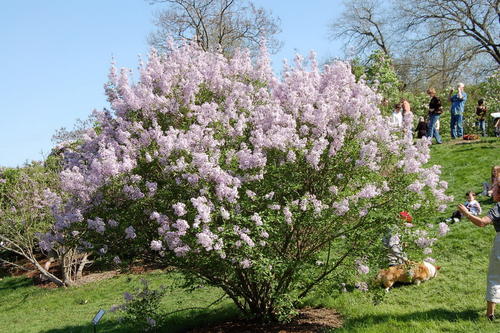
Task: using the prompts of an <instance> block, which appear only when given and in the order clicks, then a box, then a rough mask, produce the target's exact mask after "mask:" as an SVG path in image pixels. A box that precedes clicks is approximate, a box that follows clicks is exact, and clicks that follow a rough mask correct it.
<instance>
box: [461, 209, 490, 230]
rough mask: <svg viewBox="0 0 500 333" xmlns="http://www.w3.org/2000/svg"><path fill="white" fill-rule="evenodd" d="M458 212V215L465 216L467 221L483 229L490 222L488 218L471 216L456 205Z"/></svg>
mask: <svg viewBox="0 0 500 333" xmlns="http://www.w3.org/2000/svg"><path fill="white" fill-rule="evenodd" d="M458 210H459V211H460V213H462V215H463V216H465V217H466V218H467V219H468V220H469V221H471V222H472V223H474V224H475V225H477V226H478V227H485V226H487V225H488V224H491V222H492V221H491V218H490V217H489V216H483V217H480V216H474V215H472V214H471V213H470V212H469V210H468V209H467V208H466V207H465V206H464V205H461V204H460V205H458Z"/></svg>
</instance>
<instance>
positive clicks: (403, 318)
mask: <svg viewBox="0 0 500 333" xmlns="http://www.w3.org/2000/svg"><path fill="white" fill-rule="evenodd" d="M479 317H480V315H479V314H478V311H477V310H464V311H459V312H457V311H451V310H446V309H433V310H428V311H418V312H412V313H406V314H401V315H397V314H380V315H365V316H361V317H356V318H351V319H348V320H346V321H345V322H344V326H343V328H344V329H349V328H357V327H366V326H367V325H370V324H379V323H384V322H387V321H389V320H396V321H400V322H408V321H420V322H425V321H432V320H439V321H448V322H458V321H476V320H478V319H479Z"/></svg>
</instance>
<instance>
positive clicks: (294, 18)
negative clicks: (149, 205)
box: [0, 0, 342, 167]
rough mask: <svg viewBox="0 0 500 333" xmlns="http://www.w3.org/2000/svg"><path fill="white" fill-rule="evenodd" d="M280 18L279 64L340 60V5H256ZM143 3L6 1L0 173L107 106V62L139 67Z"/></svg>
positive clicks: (0, 33) (271, 1)
mask: <svg viewBox="0 0 500 333" xmlns="http://www.w3.org/2000/svg"><path fill="white" fill-rule="evenodd" d="M254 2H255V3H256V4H258V5H260V6H262V7H264V8H266V9H270V10H271V11H272V12H273V14H274V15H275V16H278V17H280V19H281V28H282V33H281V34H280V36H279V38H280V39H281V40H283V42H284V46H283V49H282V50H281V51H280V52H279V53H278V54H276V55H274V56H273V67H274V69H275V71H276V72H279V71H280V68H281V65H282V59H283V58H288V59H292V58H293V56H294V54H295V53H296V52H299V53H302V54H307V53H308V52H309V51H310V50H315V51H316V52H317V54H318V58H319V61H322V60H326V59H327V58H329V57H335V56H341V55H342V52H341V49H340V44H339V43H338V42H335V43H334V42H332V41H330V40H328V23H329V22H331V21H332V20H334V19H335V18H336V17H338V16H339V14H340V12H341V10H342V6H341V1H340V0H314V1H289V0H256V1H254ZM158 8H160V6H158V5H155V6H151V5H150V4H149V2H147V1H143V0H87V1H68V0H50V1H37V0H31V1H9V2H5V3H3V4H2V8H1V10H0V43H1V44H0V45H2V52H0V64H1V66H0V77H1V78H2V79H1V80H0V166H9V167H13V166H18V165H22V164H23V163H24V162H25V161H31V160H40V159H42V158H43V155H47V154H48V153H49V152H50V149H51V147H52V143H51V137H52V135H53V134H54V133H55V131H56V130H57V129H58V128H61V127H66V128H72V127H73V124H74V123H75V121H76V119H78V118H80V119H85V118H86V117H87V116H88V115H89V114H90V113H91V112H92V110H93V109H102V108H103V107H106V106H108V105H107V102H106V99H105V97H104V91H103V84H104V83H105V82H106V80H107V73H108V69H109V65H110V62H111V58H112V57H113V56H114V57H115V60H116V62H117V66H118V67H128V68H134V69H135V68H136V67H137V64H138V55H139V54H142V55H144V54H147V52H148V49H149V46H148V44H147V36H148V34H149V33H150V32H151V31H152V30H153V29H154V26H153V24H152V17H153V12H154V11H155V10H156V9H158Z"/></svg>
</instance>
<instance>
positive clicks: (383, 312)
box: [0, 139, 500, 333]
mask: <svg viewBox="0 0 500 333" xmlns="http://www.w3.org/2000/svg"><path fill="white" fill-rule="evenodd" d="M431 163H432V164H441V165H442V166H443V169H442V171H443V173H442V178H443V179H444V180H446V181H448V182H449V193H450V194H452V195H453V196H455V202H454V203H452V204H450V207H449V209H448V211H447V212H446V213H444V214H442V215H440V216H439V217H442V218H444V217H447V216H449V215H450V214H451V212H452V211H453V210H454V208H455V206H456V204H458V203H460V202H462V201H463V198H464V194H465V192H466V191H467V190H474V191H476V192H480V191H481V183H482V182H483V181H485V180H487V178H488V177H489V174H490V168H491V166H492V165H493V164H500V140H497V139H488V140H483V141H481V142H477V143H469V144H450V143H445V144H443V145H435V146H432V160H431ZM479 201H480V203H481V205H482V206H483V208H485V209H487V208H489V207H491V205H492V202H491V201H489V200H488V199H487V198H484V197H479ZM494 234H495V233H494V230H493V228H492V227H487V228H483V229H481V228H477V227H475V226H473V225H472V224H471V223H470V222H468V221H466V220H464V221H462V222H460V223H457V224H454V225H452V226H451V231H450V233H449V234H448V236H447V237H445V238H443V239H441V240H440V242H438V243H437V244H436V246H435V247H434V256H435V257H436V258H438V264H439V265H441V266H443V268H442V270H441V272H440V275H439V276H438V277H437V278H436V279H434V280H432V281H430V282H428V283H424V284H422V285H420V286H407V287H403V288H396V289H394V290H392V291H391V292H390V294H389V295H388V296H387V297H386V298H385V299H384V302H383V303H382V304H379V305H376V306H375V305H373V304H372V302H371V301H370V300H369V299H368V297H367V296H366V295H365V294H362V293H359V292H353V293H346V294H342V295H341V296H340V297H338V298H336V299H333V298H325V299H314V300H312V301H311V302H312V303H313V304H316V305H323V306H328V307H333V308H335V309H337V310H339V311H340V312H341V313H342V314H343V315H344V319H345V325H344V327H343V328H341V329H339V330H336V331H335V332H337V331H338V332H364V333H368V332H377V333H379V332H384V333H387V332H398V333H399V332H411V333H417V332H425V333H428V332H500V321H499V322H497V323H490V322H488V321H486V320H485V319H484V318H483V315H484V307H485V304H484V303H485V302H484V290H485V285H486V281H485V279H486V270H487V263H488V253H489V249H490V246H491V241H492V239H493V237H494ZM140 278H141V277H140V276H137V275H121V276H116V277H113V278H111V279H109V280H105V281H99V282H95V283H92V284H89V285H85V286H82V287H78V288H71V289H51V290H47V289H40V288H38V287H35V286H33V285H32V284H31V281H30V280H28V279H26V278H4V279H3V280H0V332H6V333H7V332H9V333H14V332H22V333H29V332H51V333H56V332H92V327H91V326H90V320H91V319H92V317H93V316H94V314H95V313H96V312H97V310H98V309H100V308H103V309H109V308H110V307H111V306H112V305H113V304H119V303H121V296H122V294H123V292H125V291H130V290H131V289H133V288H134V287H137V286H139V284H140V283H139V280H140ZM148 279H149V280H151V281H152V284H153V285H160V284H169V283H171V282H172V281H175V280H178V279H180V276H179V275H177V274H175V273H169V274H164V273H159V272H153V273H150V274H148ZM219 295H220V292H219V291H218V290H215V289H211V288H200V289H197V290H196V291H194V292H192V293H184V292H179V293H177V294H175V293H174V294H173V295H171V296H169V297H166V299H165V301H164V303H163V307H164V308H165V309H168V310H176V309H179V308H185V307H190V306H203V305H207V304H208V303H210V302H211V301H212V300H214V299H216V298H217V297H218V296H219ZM499 311H500V309H499ZM234 314H235V310H234V307H232V305H230V303H229V302H227V301H226V302H224V303H221V304H219V305H217V306H216V307H215V308H214V311H212V312H210V313H207V312H204V311H198V312H190V313H180V314H179V315H178V316H177V317H174V318H172V319H171V322H170V324H171V326H170V328H169V330H168V332H176V331H178V332H180V331H183V330H184V329H185V328H187V327H195V326H201V325H203V324H206V323H207V322H209V321H217V320H222V319H224V318H228V317H231V316H234ZM132 331H133V330H131V328H127V327H123V326H120V325H118V323H117V315H116V314H112V313H107V314H106V315H105V316H104V318H103V321H102V323H101V324H100V327H99V330H98V332H132Z"/></svg>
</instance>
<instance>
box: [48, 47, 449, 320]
mask: <svg viewBox="0 0 500 333" xmlns="http://www.w3.org/2000/svg"><path fill="white" fill-rule="evenodd" d="M171 49H172V50H173V51H172V52H170V53H168V54H166V55H163V56H162V55H159V54H157V53H156V52H155V51H152V52H151V54H150V55H149V59H148V62H147V63H146V64H141V67H140V79H139V81H138V82H137V83H135V84H133V83H131V82H130V79H129V72H128V71H127V70H125V69H122V70H121V71H120V72H119V73H118V72H117V70H116V69H115V68H114V67H112V69H111V72H110V76H109V78H110V80H109V82H108V83H107V84H106V85H105V89H106V94H107V96H108V99H109V102H110V104H111V109H112V110H113V112H109V111H104V112H101V113H99V114H97V118H98V126H97V127H96V128H95V129H92V130H89V131H88V132H87V133H86V135H84V138H83V141H82V143H81V145H80V146H79V147H78V148H77V149H73V150H71V149H67V150H66V151H65V153H64V157H65V163H66V167H65V169H64V171H62V173H61V181H62V186H63V188H64V190H65V191H66V192H67V193H69V194H70V195H71V199H70V200H69V201H67V202H65V203H64V205H63V209H61V210H60V211H59V213H58V214H57V216H56V220H57V221H56V223H55V229H56V230H57V232H56V233H51V234H47V235H46V239H45V241H46V242H52V243H55V242H57V241H63V242H67V243H69V242H72V241H78V242H80V245H81V246H83V247H86V248H93V249H94V250H99V249H102V248H104V246H106V251H105V252H106V253H105V254H102V253H101V254H102V255H104V256H107V257H109V258H113V261H114V262H116V263H117V262H126V261H130V260H133V259H137V258H142V259H144V260H154V261H155V262H157V263H158V264H161V265H164V266H167V265H173V266H175V267H177V268H178V269H179V270H180V271H182V272H184V273H185V274H187V275H189V276H191V277H197V278H200V279H202V280H204V281H205V283H207V284H210V285H213V286H217V287H220V288H222V290H224V292H225V293H226V294H227V295H228V296H229V297H230V298H231V299H232V300H233V301H234V303H235V305H236V306H237V307H238V308H239V309H240V310H241V311H242V312H244V313H247V314H250V315H253V316H254V317H256V318H259V319H262V320H275V319H281V318H284V317H286V315H287V314H289V313H290V311H291V309H293V307H294V306H295V305H296V304H297V301H298V300H300V299H301V298H303V297H305V296H306V295H307V294H308V293H309V292H310V291H311V290H313V289H314V287H315V286H317V285H318V284H321V282H323V281H324V279H325V278H327V277H329V276H332V274H335V271H336V270H342V267H344V266H345V265H347V264H352V263H353V262H354V260H355V259H356V258H360V257H363V256H364V255H369V254H370V253H372V252H373V251H374V249H375V248H377V247H380V243H381V242H380V239H381V237H382V235H383V233H384V232H385V230H386V227H387V225H388V224H391V223H394V220H395V216H398V213H399V212H400V211H402V210H405V209H410V208H409V207H413V208H412V210H411V213H412V214H413V215H414V216H420V215H421V216H424V215H425V214H428V212H430V211H435V210H436V209H438V208H442V207H439V206H440V205H441V204H442V202H443V201H445V200H447V199H448V198H447V197H446V195H445V194H444V191H445V189H446V183H444V182H440V181H439V173H440V170H439V167H437V166H431V167H424V165H425V163H426V162H427V161H428V158H429V148H428V145H429V141H427V140H425V139H423V140H420V141H418V142H416V144H413V142H412V141H411V140H410V139H409V138H407V137H405V136H404V135H402V133H400V132H398V131H397V130H395V129H391V128H389V127H388V126H387V122H388V120H387V118H385V117H384V116H382V115H381V113H380V111H379V109H378V108H377V105H378V104H379V102H380V99H381V97H380V96H379V95H377V94H376V93H375V92H373V91H372V90H371V89H370V88H369V87H367V86H366V85H365V84H364V83H363V82H359V83H357V82H356V80H355V78H354V76H353V75H352V74H351V70H350V67H349V65H348V64H346V63H343V62H336V63H334V64H331V65H327V66H325V67H324V68H322V69H321V70H320V68H319V67H318V65H317V63H316V60H315V58H314V56H313V55H312V56H311V57H310V59H308V63H309V65H306V64H305V61H304V59H302V58H301V57H297V58H296V59H295V64H294V65H293V66H288V65H286V66H285V68H284V71H283V75H282V78H278V77H276V76H275V75H274V74H273V72H272V69H271V67H270V60H269V57H268V55H267V53H266V51H265V50H264V49H263V50H262V53H261V56H260V57H259V58H258V60H256V61H255V62H252V59H251V57H250V55H249V52H248V51H245V50H240V51H238V52H237V53H236V54H235V55H234V57H233V58H231V59H227V58H225V57H224V56H222V55H221V54H217V53H208V52H203V51H202V50H200V49H198V48H197V47H196V46H193V45H181V46H175V47H174V46H173V45H172V47H171ZM74 231H77V232H78V235H79V238H78V239H79V240H75V239H74V238H72V236H71V235H72V234H71V232H74ZM83 239H85V243H83V242H82V240H83ZM318 260H320V261H321V262H322V264H321V265H317V264H316V262H317V261H318Z"/></svg>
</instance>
